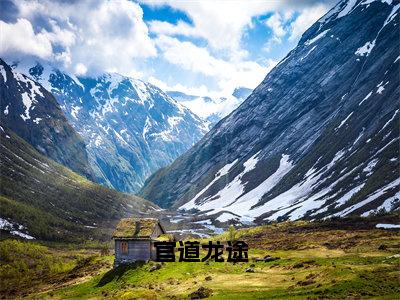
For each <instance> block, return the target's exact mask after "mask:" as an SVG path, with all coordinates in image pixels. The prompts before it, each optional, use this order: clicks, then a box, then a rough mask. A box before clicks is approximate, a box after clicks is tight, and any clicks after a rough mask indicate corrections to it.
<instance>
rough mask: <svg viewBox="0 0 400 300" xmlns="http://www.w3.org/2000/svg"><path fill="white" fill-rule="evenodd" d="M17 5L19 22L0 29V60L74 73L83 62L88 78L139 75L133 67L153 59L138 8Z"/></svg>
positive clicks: (118, 3)
mask: <svg viewBox="0 0 400 300" xmlns="http://www.w3.org/2000/svg"><path fill="white" fill-rule="evenodd" d="M16 5H17V6H18V10H19V17H20V19H19V20H18V22H17V23H15V24H7V23H4V22H2V23H1V29H2V31H3V32H5V34H4V33H2V39H4V42H2V43H1V44H2V45H4V46H2V47H1V48H0V55H5V56H7V55H12V54H13V52H14V53H15V54H17V53H26V54H31V55H36V56H38V57H40V58H46V59H51V60H53V61H56V62H61V63H63V65H64V67H66V68H69V69H70V70H71V71H73V72H74V71H78V72H82V71H83V68H82V65H79V64H82V62H84V64H85V68H86V69H87V71H88V72H93V73H96V72H104V71H117V72H120V73H123V74H137V71H135V70H136V69H137V64H136V61H139V60H141V59H145V58H148V57H152V56H155V55H156V54H157V51H156V47H155V45H154V42H153V41H152V40H151V39H150V37H149V35H148V28H147V25H146V24H145V23H144V21H143V11H142V9H141V7H140V6H139V5H138V4H137V3H133V2H131V1H128V0H115V1H105V0H104V1H78V2H74V3H73V5H72V4H71V3H68V2H61V1H60V2H59V1H50V0H43V1H40V2H39V1H22V0H20V1H16ZM38 17H39V19H40V20H45V21H42V22H44V23H45V24H41V23H40V21H39V22H38V21H37V19H38ZM46 22H47V23H46ZM60 49H61V50H60Z"/></svg>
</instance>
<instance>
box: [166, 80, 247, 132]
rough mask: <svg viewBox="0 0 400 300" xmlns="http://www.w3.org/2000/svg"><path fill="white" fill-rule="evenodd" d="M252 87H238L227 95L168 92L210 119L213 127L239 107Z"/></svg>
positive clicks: (209, 122)
mask: <svg viewBox="0 0 400 300" xmlns="http://www.w3.org/2000/svg"><path fill="white" fill-rule="evenodd" d="M251 91H252V90H251V89H248V88H245V87H239V88H236V89H235V90H234V92H233V94H232V95H228V96H227V97H209V96H195V95H188V94H185V93H182V92H179V91H168V92H167V94H168V95H169V96H171V97H172V98H174V99H175V100H177V101H179V102H180V103H181V104H183V105H184V106H186V107H187V108H189V109H190V110H191V111H192V112H193V113H195V114H196V115H198V116H200V117H201V118H203V119H204V120H207V121H208V127H209V128H212V127H213V126H214V125H215V124H217V123H218V122H219V121H220V120H221V119H223V118H224V117H226V116H227V115H228V114H230V113H231V112H232V111H233V110H234V109H235V108H237V107H238V106H239V105H240V104H241V103H242V102H243V101H244V100H245V99H246V98H247V97H248V96H249V95H250V94H251Z"/></svg>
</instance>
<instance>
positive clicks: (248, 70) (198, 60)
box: [156, 35, 277, 95]
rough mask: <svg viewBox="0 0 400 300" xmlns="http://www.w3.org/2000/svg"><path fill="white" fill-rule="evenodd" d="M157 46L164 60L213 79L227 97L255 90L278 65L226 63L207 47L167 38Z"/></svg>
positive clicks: (249, 62)
mask: <svg viewBox="0 0 400 300" xmlns="http://www.w3.org/2000/svg"><path fill="white" fill-rule="evenodd" d="M156 44H157V46H158V47H159V48H160V50H161V53H162V55H163V57H164V59H165V60H167V61H168V62H170V63H172V64H175V65H178V66H180V67H181V68H183V69H185V70H188V71H191V72H197V73H201V74H204V75H206V76H211V77H213V78H214V80H215V81H216V82H217V84H218V86H219V89H220V91H221V93H222V94H225V95H227V94H230V93H232V91H233V90H234V88H235V87H238V86H245V87H249V88H255V87H256V86H257V85H258V84H259V83H260V82H261V81H262V80H263V78H264V77H265V75H266V74H267V73H268V72H269V71H270V70H271V69H272V68H273V67H274V66H275V65H276V63H277V62H276V61H273V60H267V61H266V64H265V66H262V65H260V64H259V63H257V62H254V61H246V60H239V61H238V60H223V59H219V58H216V57H214V56H212V55H211V54H210V52H209V51H208V49H207V48H206V47H198V46H196V45H194V44H193V43H191V42H188V41H180V40H179V39H177V38H172V37H168V36H164V35H162V36H159V37H158V38H157V39H156Z"/></svg>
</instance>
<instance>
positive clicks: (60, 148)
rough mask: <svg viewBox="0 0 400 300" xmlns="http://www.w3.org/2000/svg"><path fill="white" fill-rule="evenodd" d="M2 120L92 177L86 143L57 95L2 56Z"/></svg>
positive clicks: (42, 149)
mask: <svg viewBox="0 0 400 300" xmlns="http://www.w3.org/2000/svg"><path fill="white" fill-rule="evenodd" d="M0 123H1V124H2V125H4V126H6V127H8V128H10V129H11V130H13V131H14V132H15V133H16V134H18V135H19V136H20V137H22V138H23V139H24V140H25V141H27V142H28V143H30V144H31V145H32V146H33V147H35V148H36V150H38V151H39V152H40V153H42V154H44V155H46V156H48V157H50V158H52V159H53V160H55V161H57V162H59V163H61V164H63V165H65V166H67V167H69V168H71V169H72V170H74V171H75V172H78V173H80V174H82V175H84V176H86V177H87V178H93V175H92V171H91V168H90V167H89V163H88V157H87V154H86V149H85V143H84V141H83V140H82V138H81V137H80V136H79V135H78V134H77V133H76V131H75V130H74V129H73V128H72V126H71V125H70V124H69V123H68V121H67V119H66V118H65V116H64V114H63V112H62V110H61V108H60V106H59V104H58V103H57V101H56V99H55V98H54V96H53V95H52V94H51V93H49V92H48V91H47V90H46V89H45V88H43V86H41V85H40V84H39V83H38V82H37V81H35V80H32V78H30V77H28V76H26V75H24V74H21V73H19V72H17V71H14V70H13V69H12V68H11V67H10V66H9V65H7V64H6V63H5V62H4V61H3V60H1V59H0Z"/></svg>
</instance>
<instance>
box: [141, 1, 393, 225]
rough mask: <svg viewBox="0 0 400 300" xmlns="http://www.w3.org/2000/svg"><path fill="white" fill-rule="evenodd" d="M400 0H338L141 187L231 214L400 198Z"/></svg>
mask: <svg viewBox="0 0 400 300" xmlns="http://www.w3.org/2000/svg"><path fill="white" fill-rule="evenodd" d="M399 8H400V4H399V2H398V1H387V0H386V1H378V0H377V1H374V0H358V1H355V0H348V1H341V2H340V3H338V4H337V5H336V6H335V7H334V8H333V9H332V10H330V11H329V12H328V13H327V14H326V15H325V16H324V17H322V18H321V19H320V20H318V21H317V22H316V23H315V24H313V25H312V26H311V27H310V28H309V29H308V30H307V31H306V32H305V33H304V34H303V36H302V38H301V40H300V41H299V43H298V45H297V47H296V48H295V49H293V50H292V51H291V52H290V53H289V54H288V55H287V56H286V58H285V59H283V60H282V61H281V62H280V63H279V64H278V65H277V66H276V67H275V68H274V69H273V70H272V71H271V72H270V73H269V74H268V75H267V76H266V78H265V79H264V80H263V82H262V83H261V84H260V85H259V86H258V87H257V88H256V89H255V90H254V92H253V93H252V94H251V95H250V96H249V98H247V100H246V101H244V102H243V103H242V104H241V105H240V107H239V108H238V109H237V110H235V111H234V112H233V113H232V114H230V115H229V116H228V117H226V118H225V119H224V120H222V121H221V122H219V123H218V124H217V125H216V126H215V127H214V128H213V129H212V130H211V131H210V132H209V133H207V134H206V135H205V137H204V138H203V139H202V140H201V141H200V142H199V143H198V144H196V146H195V147H194V148H192V149H191V150H189V151H188V152H187V153H185V154H184V155H182V156H181V157H180V158H179V159H177V160H176V161H175V162H174V163H173V164H172V165H171V166H169V167H168V168H165V169H162V170H160V171H158V172H157V173H155V174H154V175H152V177H150V178H149V180H148V181H147V182H146V184H145V186H144V188H143V189H142V190H141V192H140V194H141V195H143V196H144V197H145V198H147V199H150V200H152V201H154V202H155V203H157V204H159V205H161V206H164V207H169V206H173V207H175V208H179V209H185V210H190V209H196V210H200V211H202V212H204V213H205V214H207V215H210V216H212V215H214V216H216V217H218V218H221V219H223V220H225V221H226V220H229V219H240V220H241V221H256V222H262V221H267V220H277V219H278V220H282V219H292V220H293V219H299V218H308V219H314V218H324V217H328V216H347V215H350V214H357V215H363V216H366V215H368V214H370V213H372V212H375V211H379V210H381V209H385V210H393V209H396V208H398V207H399V198H400V193H399V192H398V191H399V185H400V178H399V177H400V174H399V97H400V85H399V83H400V82H399V64H400V56H399V51H398V49H399V48H400V39H399V36H398V32H399Z"/></svg>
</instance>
